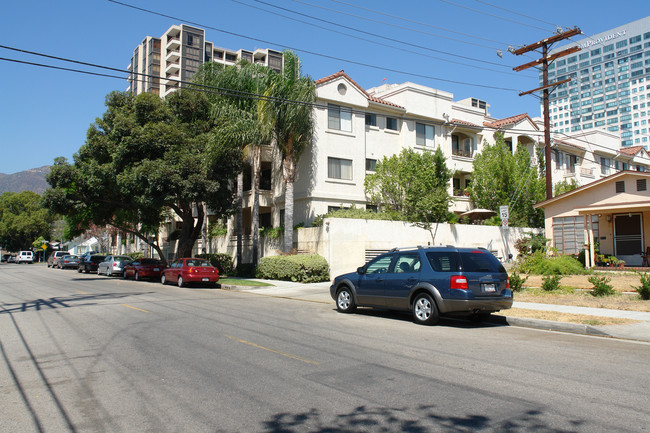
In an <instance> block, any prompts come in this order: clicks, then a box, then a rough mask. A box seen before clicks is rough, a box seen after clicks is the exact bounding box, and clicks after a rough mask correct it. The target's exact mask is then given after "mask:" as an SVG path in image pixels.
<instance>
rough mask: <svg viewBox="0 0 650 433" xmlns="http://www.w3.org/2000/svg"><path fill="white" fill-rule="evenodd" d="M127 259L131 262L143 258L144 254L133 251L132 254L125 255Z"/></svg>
mask: <svg viewBox="0 0 650 433" xmlns="http://www.w3.org/2000/svg"><path fill="white" fill-rule="evenodd" d="M127 255H128V256H129V257H131V258H132V259H133V260H138V259H142V258H144V253H143V252H142V251H134V252H132V253H129V254H127Z"/></svg>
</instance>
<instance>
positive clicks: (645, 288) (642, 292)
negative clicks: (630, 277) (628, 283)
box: [634, 272, 650, 301]
mask: <svg viewBox="0 0 650 433" xmlns="http://www.w3.org/2000/svg"><path fill="white" fill-rule="evenodd" d="M637 274H639V277H640V278H641V285H640V286H637V287H634V288H635V289H636V291H637V293H638V294H639V296H641V299H643V300H644V301H647V300H650V275H648V274H647V273H646V272H644V273H640V272H637Z"/></svg>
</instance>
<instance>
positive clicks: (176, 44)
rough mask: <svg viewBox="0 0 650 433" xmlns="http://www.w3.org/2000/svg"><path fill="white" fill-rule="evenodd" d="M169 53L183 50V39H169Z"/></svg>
mask: <svg viewBox="0 0 650 433" xmlns="http://www.w3.org/2000/svg"><path fill="white" fill-rule="evenodd" d="M166 48H167V51H169V50H179V49H180V48H181V38H179V37H171V38H170V37H168V38H167V47H166Z"/></svg>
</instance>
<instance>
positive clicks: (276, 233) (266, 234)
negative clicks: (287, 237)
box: [260, 227, 284, 239]
mask: <svg viewBox="0 0 650 433" xmlns="http://www.w3.org/2000/svg"><path fill="white" fill-rule="evenodd" d="M283 235H284V227H263V228H261V229H260V237H263V238H266V239H280V238H281V237H282V236H283Z"/></svg>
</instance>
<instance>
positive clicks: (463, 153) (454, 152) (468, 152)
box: [451, 149, 474, 158]
mask: <svg viewBox="0 0 650 433" xmlns="http://www.w3.org/2000/svg"><path fill="white" fill-rule="evenodd" d="M451 154H452V155H455V156H463V157H465V158H472V157H474V152H472V151H471V150H465V149H452V151H451Z"/></svg>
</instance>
